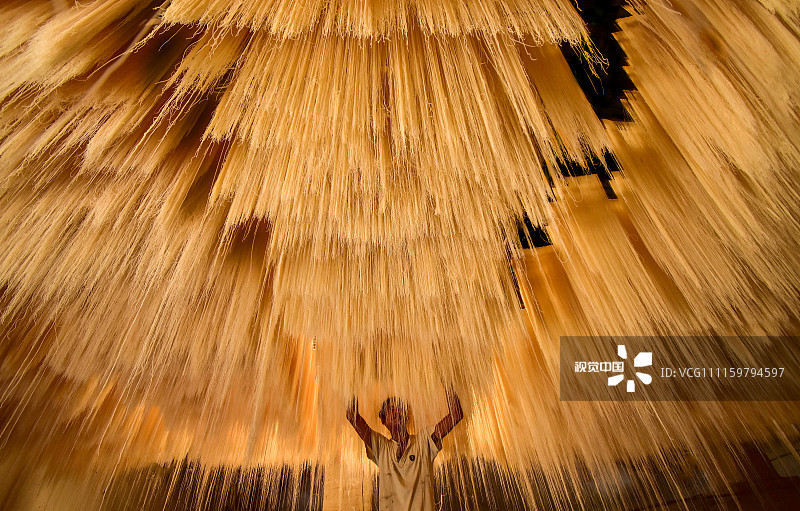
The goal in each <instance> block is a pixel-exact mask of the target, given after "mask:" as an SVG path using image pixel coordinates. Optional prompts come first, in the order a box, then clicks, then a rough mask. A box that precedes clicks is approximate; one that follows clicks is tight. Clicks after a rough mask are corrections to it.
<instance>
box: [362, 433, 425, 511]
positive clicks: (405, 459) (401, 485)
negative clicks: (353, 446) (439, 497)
mask: <svg viewBox="0 0 800 511" xmlns="http://www.w3.org/2000/svg"><path fill="white" fill-rule="evenodd" d="M434 428H435V426H431V427H429V428H425V429H423V430H422V431H420V432H419V433H418V434H416V435H411V436H410V438H409V440H408V446H407V447H406V452H404V453H403V456H402V457H401V458H400V460H399V461H398V459H397V450H398V443H397V442H395V441H394V440H391V439H389V438H386V437H385V436H383V435H381V434H380V433H377V432H375V431H373V432H372V433H371V434H370V442H369V445H367V446H366V448H367V457H368V458H369V459H370V460H372V461H373V462H374V463H375V464H376V465H378V470H379V472H380V483H379V486H380V492H379V500H378V509H379V510H380V511H434V510H435V509H436V506H435V505H434V497H433V459H434V458H435V457H436V455H437V454H439V450H440V448H439V447H438V446H437V445H436V443H435V442H434V441H433V438H431V434H432V433H433V430H434Z"/></svg>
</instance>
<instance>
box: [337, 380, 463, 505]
mask: <svg viewBox="0 0 800 511" xmlns="http://www.w3.org/2000/svg"><path fill="white" fill-rule="evenodd" d="M447 405H448V408H449V409H450V413H449V414H448V415H447V416H446V417H445V418H443V419H442V420H441V421H439V423H438V424H436V426H434V427H428V428H425V429H423V430H422V431H420V432H419V433H418V434H416V435H409V434H408V429H407V424H408V407H407V405H406V404H405V403H404V402H403V401H401V400H400V399H397V398H394V397H390V398H389V399H387V400H386V401H384V402H383V406H382V407H381V411H380V413H378V417H380V419H381V424H383V425H384V426H386V428H387V429H388V430H389V433H390V434H391V435H392V438H391V440H390V439H388V438H386V437H385V436H383V435H381V434H379V433H377V432H375V431H373V430H372V428H370V427H369V425H368V424H367V422H366V421H365V420H364V418H363V417H361V415H360V414H359V413H358V400H356V399H355V398H353V401H352V402H351V403H350V406H349V407H348V408H347V420H349V421H350V423H351V424H352V425H353V427H354V428H355V430H356V432H357V433H358V436H360V437H361V439H362V440H363V441H364V445H365V446H366V449H367V457H368V458H369V459H370V460H372V461H373V462H374V463H375V464H376V465H378V470H379V473H380V495H379V497H380V498H379V504H378V509H379V510H380V511H433V510H434V509H435V506H434V498H433V459H434V458H435V457H436V455H437V454H438V453H439V451H440V450H441V449H442V440H443V439H444V437H445V436H447V434H448V433H450V431H452V429H453V428H454V427H455V425H456V424H458V422H459V421H460V420H461V419H462V418H463V417H464V412H463V411H462V410H461V401H459V399H458V396H457V395H456V394H455V393H454V392H452V391H448V392H447Z"/></svg>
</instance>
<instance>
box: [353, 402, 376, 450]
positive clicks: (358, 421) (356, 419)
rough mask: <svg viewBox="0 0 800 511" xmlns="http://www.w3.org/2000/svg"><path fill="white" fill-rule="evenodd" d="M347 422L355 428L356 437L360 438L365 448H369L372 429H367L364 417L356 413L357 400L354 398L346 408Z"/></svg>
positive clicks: (367, 425)
mask: <svg viewBox="0 0 800 511" xmlns="http://www.w3.org/2000/svg"><path fill="white" fill-rule="evenodd" d="M347 420H348V421H350V424H352V425H353V428H355V430H356V433H358V436H360V437H361V440H363V441H364V444H365V445H366V446H367V447H370V434H371V433H372V428H370V427H369V424H367V421H365V420H364V417H362V416H361V414H360V413H358V399H356V398H355V397H354V398H353V400H352V401H350V405H349V406H348V407H347Z"/></svg>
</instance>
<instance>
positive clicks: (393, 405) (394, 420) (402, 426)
mask: <svg viewBox="0 0 800 511" xmlns="http://www.w3.org/2000/svg"><path fill="white" fill-rule="evenodd" d="M378 417H380V419H381V424H383V425H384V426H386V428H387V429H389V431H390V432H391V433H392V434H395V433H400V432H403V431H406V427H407V425H408V405H406V404H405V403H404V402H403V401H402V400H400V399H399V398H396V397H390V398H388V399H387V400H386V401H384V402H383V405H382V406H381V411H380V412H378Z"/></svg>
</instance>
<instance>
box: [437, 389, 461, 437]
mask: <svg viewBox="0 0 800 511" xmlns="http://www.w3.org/2000/svg"><path fill="white" fill-rule="evenodd" d="M447 408H448V409H449V410H450V413H448V414H447V415H446V416H445V417H444V418H443V419H442V420H440V421H439V424H437V425H436V428H434V430H433V434H432V435H431V438H433V441H434V442H436V446H437V447H439V448H440V449H441V448H442V440H443V439H444V437H446V436H447V434H448V433H450V432H451V431H452V430H453V428H454V427H456V424H458V423H459V422H460V421H461V419H463V418H464V411H463V410H462V409H461V400H460V399H458V396H457V395H456V393H455V392H453V390H452V389H448V390H447Z"/></svg>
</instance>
